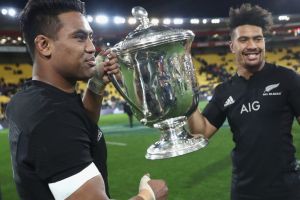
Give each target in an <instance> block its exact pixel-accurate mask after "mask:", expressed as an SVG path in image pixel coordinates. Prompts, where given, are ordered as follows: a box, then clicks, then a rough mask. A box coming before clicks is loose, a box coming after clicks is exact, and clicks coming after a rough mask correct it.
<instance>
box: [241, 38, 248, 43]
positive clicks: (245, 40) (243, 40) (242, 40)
mask: <svg viewBox="0 0 300 200" xmlns="http://www.w3.org/2000/svg"><path fill="white" fill-rule="evenodd" d="M239 41H240V42H247V41H248V39H247V38H240V39H239Z"/></svg>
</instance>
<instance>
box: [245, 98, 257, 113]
mask: <svg viewBox="0 0 300 200" xmlns="http://www.w3.org/2000/svg"><path fill="white" fill-rule="evenodd" d="M259 109H260V104H259V101H253V102H252V103H251V102H249V103H248V104H243V105H242V109H241V114H243V113H244V112H246V113H249V112H252V111H258V110H259Z"/></svg>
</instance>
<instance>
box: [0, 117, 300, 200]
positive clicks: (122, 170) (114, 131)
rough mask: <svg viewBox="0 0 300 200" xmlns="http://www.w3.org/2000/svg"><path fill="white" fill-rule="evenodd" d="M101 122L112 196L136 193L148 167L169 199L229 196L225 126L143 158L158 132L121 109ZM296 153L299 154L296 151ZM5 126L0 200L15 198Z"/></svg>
mask: <svg viewBox="0 0 300 200" xmlns="http://www.w3.org/2000/svg"><path fill="white" fill-rule="evenodd" d="M100 124H101V126H102V127H103V128H102V129H103V131H104V133H105V137H106V141H107V143H108V144H107V146H108V170H109V182H110V192H111V195H112V198H114V199H118V200H125V199H128V198H129V197H131V196H133V195H134V194H136V193H137V188H138V182H139V179H140V177H141V176H142V175H143V174H144V173H146V172H149V173H150V174H151V176H152V177H153V178H163V179H165V180H166V181H167V184H168V186H169V199H170V200H228V199H229V191H230V174H231V161H230V151H231V149H232V147H233V143H232V141H231V133H230V130H229V128H228V127H223V128H221V129H220V130H219V132H218V133H217V134H216V135H215V136H214V137H213V139H212V140H211V141H210V143H209V146H208V147H207V148H204V149H202V150H199V151H196V152H193V153H190V154H187V155H184V156H180V157H175V158H171V159H165V160H155V161H150V160H146V159H145V158H144V156H145V151H146V149H147V148H148V146H149V145H150V144H152V143H153V142H154V141H156V140H157V139H158V138H159V132H158V131H157V130H155V129H150V128H147V127H144V126H141V125H140V124H139V123H138V122H137V121H135V126H134V128H129V126H128V119H127V116H126V115H124V114H118V115H107V116H102V118H101V120H100ZM293 132H294V133H297V134H294V136H295V137H294V141H295V145H296V147H297V148H298V149H299V148H300V127H299V125H296V124H294V127H293ZM297 158H300V154H299V152H297ZM11 175H12V172H11V166H10V157H9V147H8V142H7V130H4V131H2V132H0V178H1V179H0V181H1V189H2V195H3V200H17V199H18V198H17V195H16V192H15V187H14V184H13V181H12V176H11Z"/></svg>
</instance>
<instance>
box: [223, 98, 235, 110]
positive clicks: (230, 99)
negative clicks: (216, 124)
mask: <svg viewBox="0 0 300 200" xmlns="http://www.w3.org/2000/svg"><path fill="white" fill-rule="evenodd" d="M234 102H235V101H234V99H233V98H232V96H229V97H228V99H227V100H226V101H225V103H224V107H225V108H226V107H227V106H230V105H232V104H234Z"/></svg>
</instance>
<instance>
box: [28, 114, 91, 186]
mask: <svg viewBox="0 0 300 200" xmlns="http://www.w3.org/2000/svg"><path fill="white" fill-rule="evenodd" d="M31 137H32V138H31V154H32V155H33V156H32V157H33V159H34V161H33V163H34V165H35V170H36V173H37V175H38V176H39V177H40V178H41V179H42V180H47V181H48V182H51V181H57V180H59V179H63V178H66V177H69V176H71V175H73V174H75V173H77V172H79V171H80V170H82V169H84V168H85V167H86V166H87V165H88V164H89V163H91V162H92V157H91V153H90V152H91V150H90V148H91V140H90V138H89V136H88V129H87V128H86V127H85V124H84V123H83V122H82V121H81V119H80V117H77V116H76V115H74V114H72V113H69V112H67V113H52V114H51V115H47V117H46V118H45V119H44V120H42V121H41V122H40V123H39V124H38V125H37V126H36V127H35V129H34V131H33V134H32V136H31Z"/></svg>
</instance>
